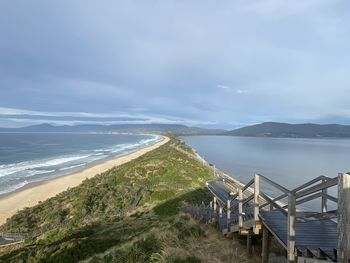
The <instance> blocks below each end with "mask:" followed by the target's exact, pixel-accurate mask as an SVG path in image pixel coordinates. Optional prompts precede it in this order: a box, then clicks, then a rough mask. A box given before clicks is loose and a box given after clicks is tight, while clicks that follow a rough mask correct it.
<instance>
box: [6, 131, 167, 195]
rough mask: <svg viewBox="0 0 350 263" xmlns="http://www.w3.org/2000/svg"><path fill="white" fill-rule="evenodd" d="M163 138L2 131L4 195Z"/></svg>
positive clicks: (153, 136)
mask: <svg viewBox="0 0 350 263" xmlns="http://www.w3.org/2000/svg"><path fill="white" fill-rule="evenodd" d="M160 139H161V138H160V136H157V135H147V134H145V135H132V134H89V133H0V195H4V194H6V193H10V192H13V191H16V190H18V189H21V188H23V187H25V186H26V185H28V184H33V183H38V182H41V181H44V180H48V179H52V178H56V177H59V176H63V175H67V174H70V173H73V172H76V171H79V170H83V169H84V168H86V167H88V166H91V165H94V164H96V163H99V162H103V161H106V160H109V159H113V158H115V157H119V156H122V155H126V154H128V153H131V152H134V151H137V150H139V149H141V148H144V147H147V146H149V145H152V144H155V143H156V142H158V141H159V140H160Z"/></svg>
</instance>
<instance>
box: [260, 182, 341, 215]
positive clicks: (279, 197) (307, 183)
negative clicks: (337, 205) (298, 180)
mask: <svg viewBox="0 0 350 263" xmlns="http://www.w3.org/2000/svg"><path fill="white" fill-rule="evenodd" d="M264 179H265V177H264ZM331 179H332V178H330V177H328V176H324V175H320V176H318V177H316V178H314V179H312V180H310V181H308V182H306V183H305V184H303V185H301V186H298V187H296V188H294V189H293V190H291V191H292V192H298V191H300V190H302V189H303V188H305V187H308V186H310V185H313V184H315V183H316V182H318V181H321V180H327V181H329V180H331ZM287 196H288V195H287V194H282V195H280V196H278V197H276V198H274V199H273V200H272V201H273V202H277V201H279V200H281V199H283V198H285V197H287ZM327 198H328V199H329V200H331V201H333V202H338V199H337V198H335V197H333V196H330V195H327ZM267 205H269V203H265V204H262V205H261V206H260V209H261V208H264V207H265V206H267ZM285 207H287V206H285Z"/></svg>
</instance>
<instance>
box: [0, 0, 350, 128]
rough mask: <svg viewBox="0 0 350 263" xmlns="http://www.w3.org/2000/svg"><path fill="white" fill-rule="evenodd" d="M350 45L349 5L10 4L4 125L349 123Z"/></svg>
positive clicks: (5, 28) (1, 102) (321, 1)
mask: <svg viewBox="0 0 350 263" xmlns="http://www.w3.org/2000/svg"><path fill="white" fill-rule="evenodd" d="M349 47H350V2H349V1H338V0H327V1H326V0H305V1H280V0H264V1H261V0H259V1H258V0H251V1H246V0H229V1H225V0H224V1H205V0H204V1H203V0H186V1H185V0H176V1H170V0H169V1H168V0H157V1H155V0H154V1H153V0H147V1H134V0H128V1H88V2H87V1H78V0H77V1H71V0H70V1H65V0H61V1H57V2H54V1H34V0H28V1H19V0H11V1H1V2H0V126H2V127H19V126H26V125H31V124H38V123H43V122H46V123H54V124H80V123H106V124H111V123H151V122H161V123H183V124H187V125H196V126H202V127H220V128H228V129H229V128H234V127H239V126H243V125H247V124H252V123H258V122H263V121H281V122H292V123H301V122H316V123H345V124H350V121H349V120H350V118H349V117H350V103H349V98H350V77H349V76H350V48H349Z"/></svg>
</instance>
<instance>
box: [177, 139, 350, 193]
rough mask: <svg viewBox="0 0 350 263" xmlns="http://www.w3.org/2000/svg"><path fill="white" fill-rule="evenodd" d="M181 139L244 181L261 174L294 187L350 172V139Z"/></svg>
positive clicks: (207, 158)
mask: <svg viewBox="0 0 350 263" xmlns="http://www.w3.org/2000/svg"><path fill="white" fill-rule="evenodd" d="M182 139H183V140H184V141H185V142H186V143H187V144H188V145H190V146H191V147H193V148H195V149H196V150H197V151H198V153H199V154H201V155H202V156H203V157H204V158H205V159H206V160H208V161H209V162H212V163H214V164H215V165H216V166H217V167H219V168H220V169H221V170H223V171H224V172H226V173H228V174H230V175H232V176H234V177H235V178H237V179H239V180H240V181H242V182H244V183H247V182H248V181H249V180H250V179H251V178H252V177H253V175H254V174H255V173H260V174H262V175H265V176H267V177H269V178H270V179H272V180H274V181H276V182H278V183H280V184H281V185H283V186H285V187H287V188H288V189H293V188H294V187H296V186H299V185H301V184H303V183H304V182H307V181H308V180H311V179H313V178H315V177H317V176H319V175H326V176H329V177H335V176H337V174H338V172H348V171H350V140H341V139H288V138H250V137H230V136H191V137H183V138H182ZM333 191H334V189H333Z"/></svg>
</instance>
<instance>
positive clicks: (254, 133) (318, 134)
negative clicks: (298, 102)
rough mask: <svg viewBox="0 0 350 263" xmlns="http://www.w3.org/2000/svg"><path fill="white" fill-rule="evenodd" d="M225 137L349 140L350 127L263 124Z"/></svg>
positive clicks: (237, 130) (239, 130) (248, 127)
mask: <svg viewBox="0 0 350 263" xmlns="http://www.w3.org/2000/svg"><path fill="white" fill-rule="evenodd" d="M227 135H233V136H250V137H287V138H350V125H339V124H327V125H320V124H312V123H305V124H288V123H279V122H264V123H261V124H256V125H251V126H247V127H243V128H240V129H236V130H233V131H230V132H228V133H227Z"/></svg>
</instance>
